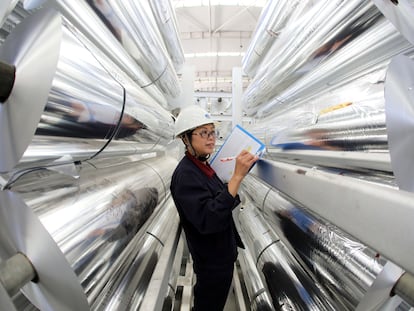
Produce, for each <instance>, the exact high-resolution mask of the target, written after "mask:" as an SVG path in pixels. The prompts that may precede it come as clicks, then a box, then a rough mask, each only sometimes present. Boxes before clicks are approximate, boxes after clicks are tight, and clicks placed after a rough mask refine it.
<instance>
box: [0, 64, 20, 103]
mask: <svg viewBox="0 0 414 311" xmlns="http://www.w3.org/2000/svg"><path fill="white" fill-rule="evenodd" d="M0 77H1V79H0V103H2V104H3V103H4V102H5V101H6V100H7V99H8V98H9V96H10V94H11V91H12V90H13V85H14V80H15V78H16V67H14V66H13V65H9V64H7V63H4V62H2V61H0Z"/></svg>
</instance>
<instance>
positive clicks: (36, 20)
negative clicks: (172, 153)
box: [0, 9, 173, 172]
mask: <svg viewBox="0 0 414 311" xmlns="http://www.w3.org/2000/svg"><path fill="white" fill-rule="evenodd" d="M45 38H47V43H48V44H47V45H45V44H44V40H45ZM27 42H31V44H30V45H28V44H27ZM46 53H47V57H41V58H40V60H41V61H39V58H33V55H40V56H41V55H42V54H45V55H46ZM73 53H76V54H77V55H78V56H79V58H78V59H77V61H76V63H75V62H73ZM0 58H1V59H2V60H3V61H4V62H6V63H8V64H11V65H13V66H14V67H15V68H16V78H15V81H14V85H13V88H12V90H11V94H10V96H9V97H8V99H7V101H6V102H5V103H3V104H2V108H3V109H2V110H1V119H2V120H3V121H2V122H1V127H2V128H1V134H0V135H1V142H2V144H3V145H4V146H5V148H2V149H1V152H2V156H1V157H0V159H1V160H0V161H1V167H0V172H7V171H10V170H12V169H14V168H15V167H16V165H18V164H19V163H20V162H27V161H28V160H36V161H38V160H39V158H43V160H47V161H49V162H52V161H55V160H57V159H59V158H60V159H63V158H65V159H66V160H65V161H69V162H72V161H76V160H82V159H87V158H91V157H93V156H96V155H97V154H99V153H100V152H101V151H102V150H103V149H105V148H106V146H107V145H108V143H109V142H111V141H114V145H115V146H117V148H118V149H122V147H123V146H125V145H126V149H125V150H129V152H131V151H132V153H134V152H136V151H137V149H141V150H140V152H142V151H143V150H144V151H145V150H146V151H148V150H151V149H153V148H154V146H155V145H156V144H158V143H160V142H162V143H164V144H166V143H167V142H169V141H170V140H171V139H172V137H173V119H172V117H171V115H170V114H169V113H167V112H166V111H165V110H163V109H162V108H161V107H160V106H159V105H158V104H157V103H155V101H154V100H153V99H152V98H151V97H150V96H148V95H147V94H146V93H145V92H144V91H142V89H139V88H136V87H134V84H133V82H131V80H130V79H129V78H128V77H127V76H125V75H123V74H122V72H121V71H120V70H119V68H118V67H116V65H114V64H113V63H112V62H110V60H109V59H108V58H105V55H104V54H103V53H99V51H98V50H97V49H96V48H95V47H94V46H93V45H92V44H91V43H90V42H89V41H88V40H86V38H84V37H83V36H82V34H81V33H79V32H77V30H76V29H75V28H73V27H72V26H71V25H70V24H68V23H67V22H66V20H65V19H64V18H63V17H62V16H60V15H59V14H58V13H57V12H56V11H54V10H52V9H43V10H40V11H39V12H37V13H36V14H33V15H32V16H30V17H28V18H27V19H25V20H24V22H22V23H21V24H20V25H19V27H17V28H16V29H15V31H14V32H13V33H12V34H11V35H10V36H9V37H8V38H7V40H6V42H5V44H4V45H3V46H1V47H0ZM39 73H42V78H41V79H39V77H38V75H39ZM118 79H119V80H122V81H123V83H122V84H121V83H120V81H119V80H118ZM28 107H30V111H31V113H30V114H28V113H27V109H29V108H28ZM22 124H25V126H24V127H22ZM127 142H133V143H134V146H128V145H127V144H126V143H127ZM137 143H140V144H139V147H136V145H137ZM29 145H30V146H29ZM56 145H58V146H59V147H58V148H56V147H55V146H56ZM74 146H75V147H74ZM26 149H27V150H26ZM33 150H34V152H33ZM26 151H27V158H26V159H24V153H25V152H26ZM39 152H40V154H39ZM22 156H23V159H22ZM25 165H26V164H25Z"/></svg>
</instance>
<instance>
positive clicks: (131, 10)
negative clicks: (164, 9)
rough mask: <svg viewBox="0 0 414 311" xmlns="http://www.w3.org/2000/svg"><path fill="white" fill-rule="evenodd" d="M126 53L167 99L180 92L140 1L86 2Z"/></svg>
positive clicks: (170, 66) (167, 59)
mask: <svg viewBox="0 0 414 311" xmlns="http://www.w3.org/2000/svg"><path fill="white" fill-rule="evenodd" d="M88 3H89V5H90V6H91V7H92V8H93V9H94V10H95V11H97V12H99V15H100V16H101V19H102V20H103V21H104V22H105V23H106V24H107V27H109V28H110V29H111V30H112V32H113V33H114V35H115V36H116V37H117V38H118V40H119V41H120V42H121V43H122V45H123V47H124V48H125V50H127V51H128V53H129V54H130V55H131V56H132V57H133V58H134V59H135V60H136V62H137V63H138V64H139V65H140V66H141V67H142V68H143V70H144V72H145V73H146V74H147V75H148V76H149V77H150V79H151V81H152V82H153V83H155V84H156V85H157V86H158V87H159V88H160V90H161V91H162V92H163V93H164V94H165V95H166V96H167V97H172V98H175V97H178V96H179V95H180V93H181V89H180V84H179V82H178V76H177V74H176V72H175V70H174V67H173V65H172V63H171V61H170V58H169V56H168V53H167V51H166V50H165V48H164V46H163V45H162V42H160V38H159V36H158V35H157V29H156V28H155V25H153V24H152V23H151V20H150V19H149V18H148V16H147V12H146V11H145V8H144V6H143V4H142V3H141V2H140V1H132V0H126V1H115V0H107V1H103V2H101V3H98V2H97V1H93V0H91V1H88Z"/></svg>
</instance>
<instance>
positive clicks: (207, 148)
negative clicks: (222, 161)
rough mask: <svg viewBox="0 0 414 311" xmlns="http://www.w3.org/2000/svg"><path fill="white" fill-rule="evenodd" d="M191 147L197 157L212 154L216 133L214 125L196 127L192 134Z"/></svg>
mask: <svg viewBox="0 0 414 311" xmlns="http://www.w3.org/2000/svg"><path fill="white" fill-rule="evenodd" d="M191 145H192V146H193V148H194V150H195V152H196V153H197V155H200V156H205V155H207V154H212V153H213V152H214V148H215V145H216V132H215V127H214V124H212V123H211V124H206V125H202V126H199V127H197V128H196V129H195V130H194V131H193V132H192V137H191Z"/></svg>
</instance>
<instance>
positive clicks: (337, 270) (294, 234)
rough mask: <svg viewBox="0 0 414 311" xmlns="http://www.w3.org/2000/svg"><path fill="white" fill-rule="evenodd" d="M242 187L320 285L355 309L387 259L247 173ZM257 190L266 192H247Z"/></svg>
mask: <svg viewBox="0 0 414 311" xmlns="http://www.w3.org/2000/svg"><path fill="white" fill-rule="evenodd" d="M243 189H244V190H245V192H246V194H248V196H249V198H251V199H252V202H254V205H255V206H257V207H258V208H260V209H261V210H262V212H263V214H264V215H265V216H266V219H267V220H268V221H269V224H270V225H271V226H272V228H273V229H274V230H275V231H276V232H277V234H278V235H279V236H280V237H281V239H282V240H283V241H284V242H285V243H287V245H289V247H290V248H292V249H295V250H296V252H297V253H298V254H299V255H300V257H301V258H302V260H304V262H305V264H306V265H307V267H308V268H309V269H310V270H312V271H314V273H315V274H316V276H317V277H318V279H321V280H323V281H322V282H321V284H322V286H323V287H324V288H325V289H326V290H327V291H329V292H330V294H331V295H332V296H333V297H335V300H337V301H340V302H341V303H342V305H343V306H346V309H347V310H354V309H355V308H356V306H357V305H358V303H359V301H360V300H361V299H362V298H363V297H364V295H365V293H366V292H367V290H368V289H369V287H370V286H371V284H372V283H373V281H374V280H375V278H376V277H377V276H378V274H379V273H380V272H381V271H382V268H383V266H384V264H385V262H386V261H385V260H383V259H379V258H377V253H376V252H374V251H373V250H371V249H370V248H368V247H366V246H365V245H363V244H361V243H360V242H358V241H356V240H355V239H353V238H352V237H350V236H349V235H348V234H346V233H345V232H342V231H341V230H340V229H339V228H337V227H335V226H334V225H332V224H330V223H327V222H326V221H324V220H322V219H321V218H320V217H317V216H316V215H314V214H313V213H311V212H309V211H308V210H307V209H306V208H304V207H303V206H300V205H298V204H297V203H295V202H292V201H290V200H289V198H287V197H286V196H284V195H283V194H282V193H279V192H278V191H277V190H276V189H272V188H270V187H269V186H268V185H266V184H264V183H263V182H260V180H258V179H257V178H254V177H252V176H249V177H248V178H247V179H246V181H245V182H244V184H243ZM256 191H258V193H266V195H265V196H260V197H259V196H252V195H250V194H252V193H255V192H256Z"/></svg>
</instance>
